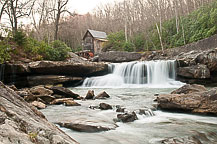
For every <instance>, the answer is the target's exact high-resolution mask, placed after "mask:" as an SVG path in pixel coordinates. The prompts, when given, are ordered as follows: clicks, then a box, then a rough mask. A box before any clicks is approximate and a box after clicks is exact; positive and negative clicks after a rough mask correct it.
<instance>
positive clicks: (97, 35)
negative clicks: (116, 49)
mask: <svg viewBox="0 0 217 144" xmlns="http://www.w3.org/2000/svg"><path fill="white" fill-rule="evenodd" d="M88 31H89V32H90V34H91V35H92V36H93V37H94V38H101V39H106V38H107V34H106V33H105V32H102V31H95V30H89V29H88Z"/></svg>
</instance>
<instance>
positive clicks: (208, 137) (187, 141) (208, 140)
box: [161, 131, 217, 144]
mask: <svg viewBox="0 0 217 144" xmlns="http://www.w3.org/2000/svg"><path fill="white" fill-rule="evenodd" d="M193 133H194V134H192V135H191V136H185V137H174V138H167V139H164V140H162V141H161V143H162V144H214V143H217V134H216V133H214V132H208V133H203V132H197V131H193Z"/></svg>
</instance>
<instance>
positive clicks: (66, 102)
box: [50, 98, 80, 106]
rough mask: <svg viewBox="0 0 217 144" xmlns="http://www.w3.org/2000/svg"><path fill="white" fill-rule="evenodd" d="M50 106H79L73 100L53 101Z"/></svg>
mask: <svg viewBox="0 0 217 144" xmlns="http://www.w3.org/2000/svg"><path fill="white" fill-rule="evenodd" d="M50 104H52V105H59V104H64V105H66V106H80V104H79V103H77V102H75V101H74V100H73V98H62V99H55V100H53V101H52V102H51V103H50Z"/></svg>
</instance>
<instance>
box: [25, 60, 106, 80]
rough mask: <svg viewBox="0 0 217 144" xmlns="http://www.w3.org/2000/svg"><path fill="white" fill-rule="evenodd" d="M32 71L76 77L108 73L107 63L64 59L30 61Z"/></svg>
mask: <svg viewBox="0 0 217 144" xmlns="http://www.w3.org/2000/svg"><path fill="white" fill-rule="evenodd" d="M29 69H30V70H31V72H32V73H35V74H43V75H69V76H74V77H86V76H94V75H97V74H99V73H105V72H106V73H107V71H108V65H107V64H105V63H90V62H89V63H74V62H63V61H37V62H31V63H29Z"/></svg>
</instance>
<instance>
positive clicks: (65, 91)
mask: <svg viewBox="0 0 217 144" xmlns="http://www.w3.org/2000/svg"><path fill="white" fill-rule="evenodd" d="M50 89H51V90H52V91H53V92H54V94H57V95H62V96H64V97H65V98H73V99H79V98H80V96H79V95H78V94H75V93H73V92H72V91H71V90H69V89H67V88H64V87H51V88H50Z"/></svg>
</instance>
